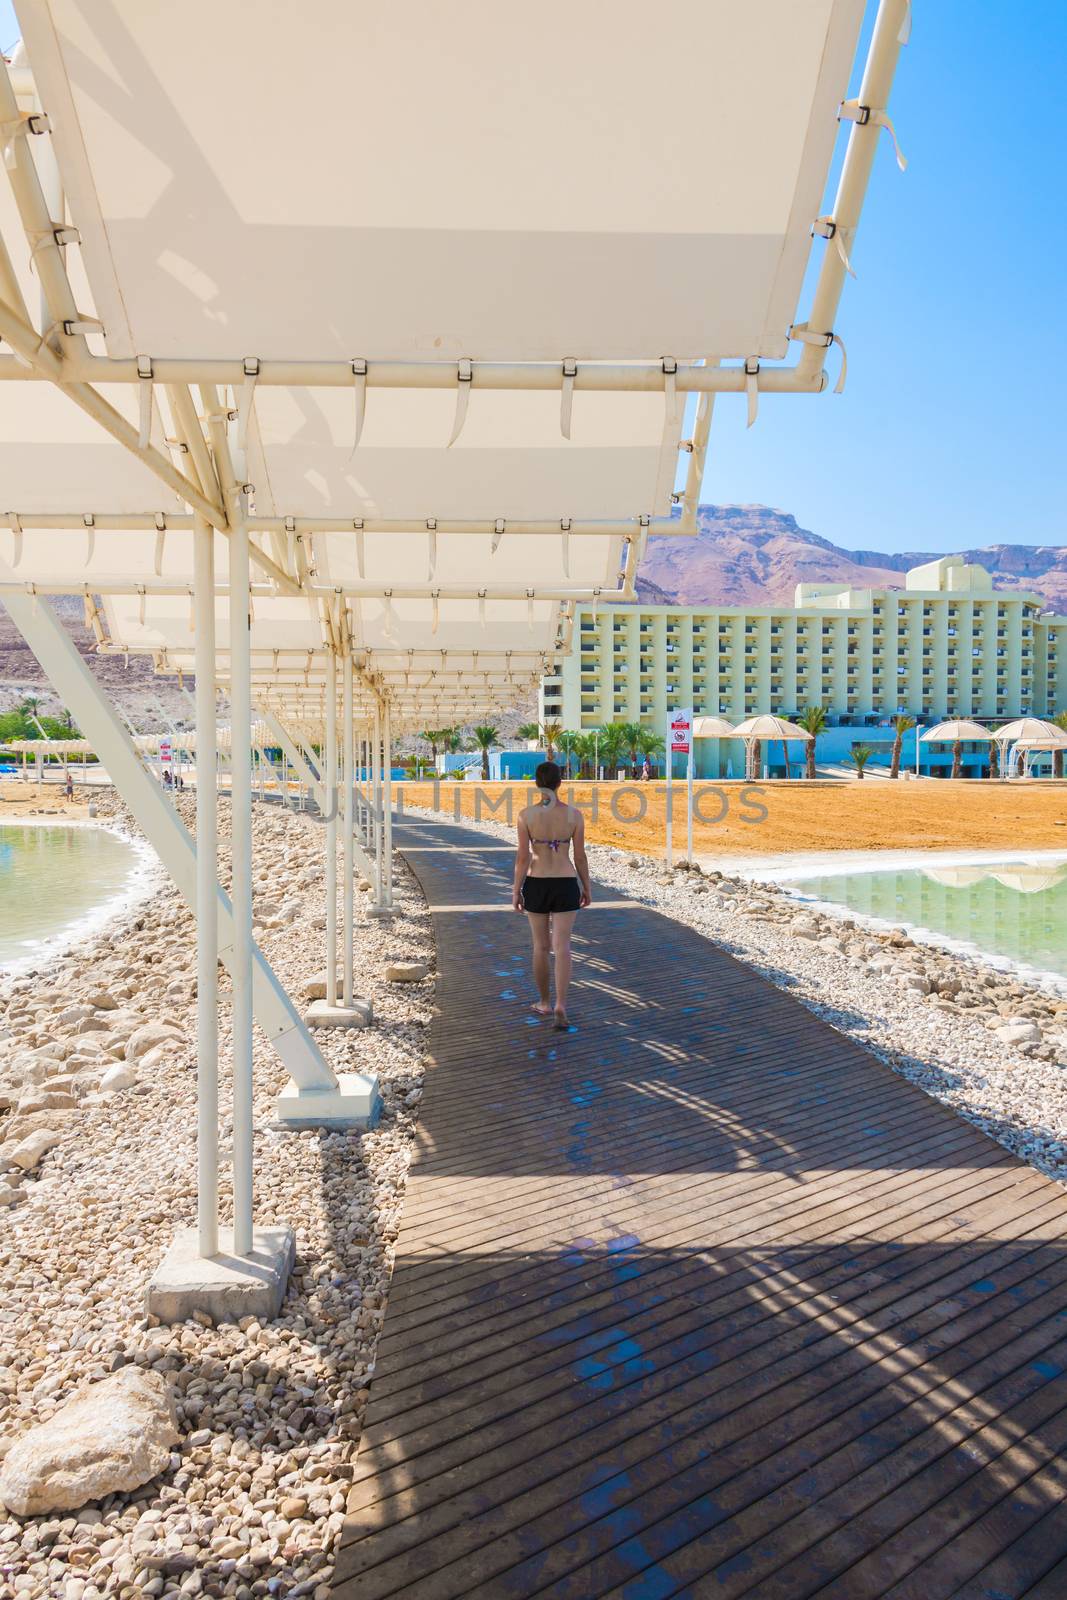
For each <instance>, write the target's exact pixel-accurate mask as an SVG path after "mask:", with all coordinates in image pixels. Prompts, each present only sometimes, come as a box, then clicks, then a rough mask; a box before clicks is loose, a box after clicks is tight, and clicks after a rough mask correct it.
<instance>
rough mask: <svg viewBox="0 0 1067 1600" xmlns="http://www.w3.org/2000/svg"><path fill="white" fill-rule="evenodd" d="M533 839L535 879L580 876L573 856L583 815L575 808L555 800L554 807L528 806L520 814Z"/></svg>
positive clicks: (531, 870)
mask: <svg viewBox="0 0 1067 1600" xmlns="http://www.w3.org/2000/svg"><path fill="white" fill-rule="evenodd" d="M520 816H521V819H522V821H523V823H524V824H525V827H526V831H527V833H528V834H529V836H530V844H531V846H532V849H533V860H532V861H531V863H530V869H529V870H530V877H532V878H573V877H575V876H576V875H577V873H576V869H575V866H574V863H573V862H572V861H571V857H570V846H571V840H572V839H573V838H574V835H575V832H576V830H577V827H578V823H579V821H580V820H581V812H580V811H578V809H577V808H576V807H575V806H568V805H564V804H563V802H562V801H555V802H553V803H552V804H550V805H543V804H542V805H533V806H527V807H526V808H525V810H523V811H522V812H521V813H520Z"/></svg>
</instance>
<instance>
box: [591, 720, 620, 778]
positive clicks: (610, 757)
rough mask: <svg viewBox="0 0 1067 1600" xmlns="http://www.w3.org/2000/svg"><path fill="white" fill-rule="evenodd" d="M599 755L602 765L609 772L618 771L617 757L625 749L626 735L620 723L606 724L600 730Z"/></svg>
mask: <svg viewBox="0 0 1067 1600" xmlns="http://www.w3.org/2000/svg"><path fill="white" fill-rule="evenodd" d="M597 743H598V744H599V746H600V754H601V755H602V756H603V758H604V765H605V766H606V767H607V768H608V769H609V770H610V769H611V768H614V769H615V770H616V771H618V766H619V757H620V756H621V755H622V752H623V750H624V749H625V748H626V734H625V729H624V726H623V724H622V723H621V722H609V723H606V724H605V726H604V727H603V728H601V730H600V738H599V739H598V741H597Z"/></svg>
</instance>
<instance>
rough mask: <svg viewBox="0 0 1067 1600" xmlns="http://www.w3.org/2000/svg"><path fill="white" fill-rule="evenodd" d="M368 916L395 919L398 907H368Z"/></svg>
mask: <svg viewBox="0 0 1067 1600" xmlns="http://www.w3.org/2000/svg"><path fill="white" fill-rule="evenodd" d="M367 915H368V917H395V916H396V907H395V906H368V907H367Z"/></svg>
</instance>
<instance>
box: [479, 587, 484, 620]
mask: <svg viewBox="0 0 1067 1600" xmlns="http://www.w3.org/2000/svg"><path fill="white" fill-rule="evenodd" d="M478 624H479V626H480V627H481V628H484V627H485V590H484V589H479V590H478Z"/></svg>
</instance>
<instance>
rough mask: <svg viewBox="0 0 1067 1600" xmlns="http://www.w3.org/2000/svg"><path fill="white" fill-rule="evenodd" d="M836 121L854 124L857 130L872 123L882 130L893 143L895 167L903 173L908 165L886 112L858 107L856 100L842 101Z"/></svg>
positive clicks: (867, 107)
mask: <svg viewBox="0 0 1067 1600" xmlns="http://www.w3.org/2000/svg"><path fill="white" fill-rule="evenodd" d="M837 120H838V122H854V123H855V124H856V126H857V128H865V127H866V126H867V124H868V123H869V122H873V123H874V124H875V125H876V126H877V127H879V128H884V129H885V131H886V133H888V135H889V137H890V138H891V139H892V141H893V149H894V151H895V152H896V158H897V166H898V167H899V168H900V170H901V172H903V171H905V169H906V168H907V165H908V163H907V161H906V160H905V158H904V155H903V154H902V152H901V148H900V145H899V144H898V142H897V132H896V129H895V128H894V126H893V124H892V122H891V120H890V118H889V115H888V113H887V112H885V111H876V110H875V109H874V107H873V106H863V105H860V103H859V101H858V100H842V102H841V107H840V110H839V111H838V113H837Z"/></svg>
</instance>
